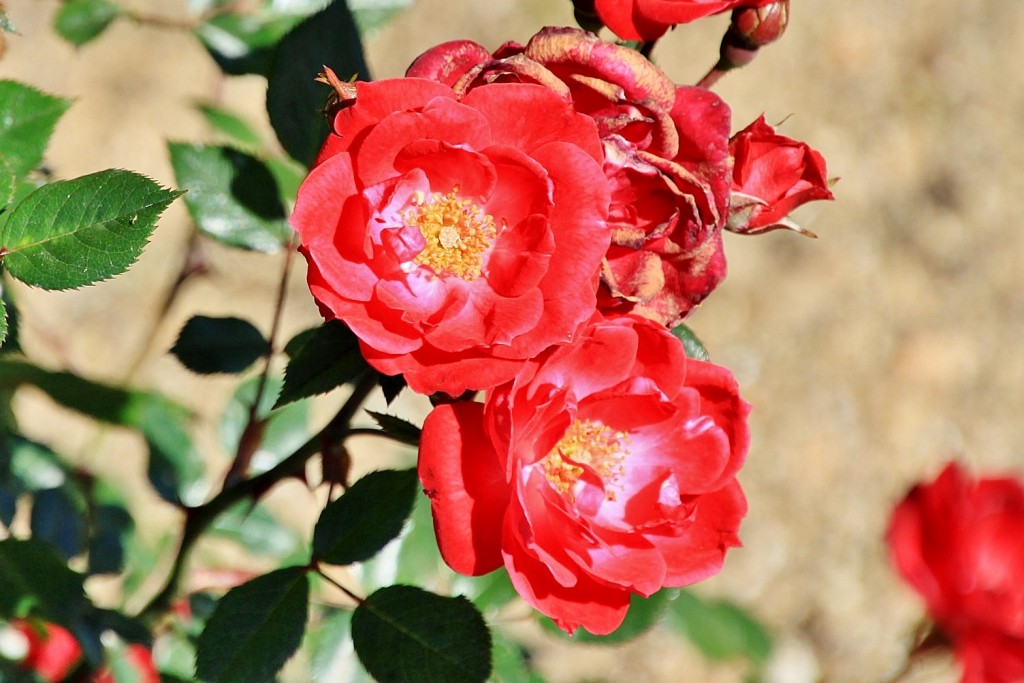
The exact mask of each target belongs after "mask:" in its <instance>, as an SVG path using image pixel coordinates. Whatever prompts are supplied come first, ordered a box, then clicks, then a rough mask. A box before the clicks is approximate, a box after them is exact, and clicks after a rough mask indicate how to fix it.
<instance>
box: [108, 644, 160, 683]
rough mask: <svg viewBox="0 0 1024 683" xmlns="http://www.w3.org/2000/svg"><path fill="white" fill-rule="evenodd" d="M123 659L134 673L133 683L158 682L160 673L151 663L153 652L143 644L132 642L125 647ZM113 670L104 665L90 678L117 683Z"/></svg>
mask: <svg viewBox="0 0 1024 683" xmlns="http://www.w3.org/2000/svg"><path fill="white" fill-rule="evenodd" d="M124 659H125V661H126V662H127V663H128V664H129V666H131V668H132V670H133V672H134V674H135V683H160V674H159V673H157V670H156V665H155V664H154V663H153V653H151V652H150V651H149V648H147V647H146V646H144V645H139V644H138V643H132V644H130V645H128V646H127V647H126V648H125V651H124ZM118 680H119V679H116V678H115V677H114V672H113V671H112V670H111V668H110V667H109V666H104V667H103V668H102V669H100V670H99V671H97V672H96V673H95V674H94V675H93V678H92V683H118Z"/></svg>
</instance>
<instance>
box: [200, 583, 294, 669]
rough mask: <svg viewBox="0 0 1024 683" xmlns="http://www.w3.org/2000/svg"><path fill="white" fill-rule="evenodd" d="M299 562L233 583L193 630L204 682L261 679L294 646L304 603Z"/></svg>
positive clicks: (277, 667) (280, 661) (278, 663)
mask: <svg viewBox="0 0 1024 683" xmlns="http://www.w3.org/2000/svg"><path fill="white" fill-rule="evenodd" d="M306 571H307V570H306V568H305V567H288V568H285V569H278V570H277V571H273V572H271V573H269V574H266V575H264V576H260V577H258V578H255V579H253V580H252V581H248V582H247V583H244V584H242V585H241V586H238V587H237V588H233V589H232V590H231V591H229V592H228V594H227V595H225V596H224V597H223V598H221V600H220V602H219V603H218V604H217V609H216V610H215V611H214V613H213V616H212V617H210V621H209V622H208V623H207V625H206V628H205V629H203V633H202V635H201V636H199V642H198V644H197V652H196V674H197V677H198V678H200V679H202V680H203V681H204V682H205V683H263V682H264V681H272V680H274V676H275V675H276V674H277V672H278V670H279V669H280V668H281V667H282V666H284V663H285V662H286V661H288V658H289V657H291V656H292V654H294V653H295V650H296V649H298V647H299V643H300V642H301V641H302V634H303V631H304V630H305V627H306V613H307V611H308V609H309V579H308V578H307V576H306Z"/></svg>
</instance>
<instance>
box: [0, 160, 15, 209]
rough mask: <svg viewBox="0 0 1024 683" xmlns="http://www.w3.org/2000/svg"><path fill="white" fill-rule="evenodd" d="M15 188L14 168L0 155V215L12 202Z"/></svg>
mask: <svg viewBox="0 0 1024 683" xmlns="http://www.w3.org/2000/svg"><path fill="white" fill-rule="evenodd" d="M17 188H18V177H17V176H16V175H14V168H12V167H11V165H10V164H9V163H7V160H6V159H5V158H4V155H3V154H2V153H0V214H2V213H4V212H5V211H6V210H7V207H8V206H10V205H11V202H13V201H14V192H15V190H17Z"/></svg>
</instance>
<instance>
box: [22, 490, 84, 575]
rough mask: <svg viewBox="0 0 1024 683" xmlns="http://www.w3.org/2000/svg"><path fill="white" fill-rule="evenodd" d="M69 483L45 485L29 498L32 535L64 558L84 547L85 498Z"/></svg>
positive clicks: (75, 553) (70, 556) (79, 551)
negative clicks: (50, 486)
mask: <svg viewBox="0 0 1024 683" xmlns="http://www.w3.org/2000/svg"><path fill="white" fill-rule="evenodd" d="M77 493H78V492H77V491H75V489H74V488H72V487H61V488H54V489H45V490H43V491H40V492H38V493H37V494H36V495H35V498H34V499H33V501H32V519H31V523H30V524H31V528H32V537H33V538H37V539H39V540H41V541H46V542H47V543H49V544H50V546H51V547H53V548H55V549H56V550H57V552H58V553H60V554H61V555H62V556H63V557H64V558H65V559H70V558H72V557H74V556H75V555H78V554H79V553H81V552H82V550H84V548H85V501H84V500H83V499H82V498H81V496H79V495H76V494H77Z"/></svg>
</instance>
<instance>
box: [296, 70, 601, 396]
mask: <svg viewBox="0 0 1024 683" xmlns="http://www.w3.org/2000/svg"><path fill="white" fill-rule="evenodd" d="M355 93H356V95H355V99H354V102H351V101H349V102H343V103H342V105H343V106H342V108H341V109H340V111H338V113H337V115H336V117H335V120H334V130H333V133H332V134H331V135H330V136H329V137H328V139H327V141H326V142H325V143H324V146H323V149H322V150H321V153H320V158H319V160H318V163H317V165H316V166H315V168H314V169H313V170H312V171H311V172H310V174H309V176H308V177H307V178H306V180H305V181H304V183H303V184H302V187H301V188H300V189H299V194H298V200H297V204H296V207H295V211H294V214H293V217H292V224H293V225H294V227H295V229H296V230H297V231H298V233H299V235H300V237H301V240H302V247H301V251H302V252H303V254H304V255H305V256H306V259H307V261H308V264H309V275H308V281H309V287H310V290H311V291H312V293H313V296H314V297H315V298H316V300H317V302H318V303H319V305H320V308H321V311H322V312H323V314H324V315H325V317H328V318H340V319H341V320H343V321H344V322H345V323H346V324H347V325H348V326H349V327H350V328H351V329H352V330H353V331H354V332H355V334H356V335H357V336H358V337H359V340H360V344H361V347H362V351H363V355H364V357H365V358H366V359H367V361H368V362H369V363H370V364H371V365H373V366H374V367H375V368H377V369H378V370H380V371H381V372H383V373H385V374H390V375H394V374H398V373H404V375H405V378H406V380H407V381H408V383H409V386H410V387H412V389H413V390H415V391H417V392H420V393H425V394H430V393H434V392H439V391H440V392H446V393H448V394H451V395H459V394H461V393H463V392H464V391H466V390H467V389H483V388H488V387H492V386H495V385H497V384H499V383H501V382H505V381H507V380H509V379H511V378H512V377H513V376H514V374H515V373H516V371H517V370H518V368H519V366H520V365H521V364H522V363H523V362H524V361H525V360H526V359H528V358H532V357H533V356H535V355H537V354H538V353H540V352H541V351H543V350H544V349H546V348H548V347H550V346H552V345H555V344H562V343H566V342H568V341H570V340H571V339H572V338H573V336H574V335H575V334H576V332H577V331H578V329H579V327H580V326H581V325H582V324H583V323H585V322H586V321H587V320H588V319H589V318H590V316H591V315H592V314H593V312H594V308H595V305H596V290H597V283H598V270H599V267H600V262H601V258H602V257H603V256H604V254H605V252H606V251H607V249H608V243H609V239H610V238H609V232H608V226H607V224H606V217H607V212H608V184H607V182H606V181H605V178H604V174H603V173H602V170H601V161H602V158H603V155H602V149H601V142H600V139H599V138H598V135H597V130H596V126H595V124H594V122H593V121H592V120H591V119H590V118H589V117H586V116H583V115H581V114H579V113H577V112H575V111H574V110H573V109H572V107H571V106H570V105H569V104H568V103H567V102H566V101H565V100H564V99H562V98H561V97H559V96H558V95H556V94H555V93H552V92H551V91H550V90H548V89H546V88H542V87H539V86H536V85H523V84H495V85H493V86H488V87H485V88H478V89H475V90H474V91H473V92H472V93H468V94H466V95H465V96H464V97H462V98H460V99H456V96H455V93H454V92H453V91H452V89H451V88H449V87H448V86H446V85H442V84H440V83H437V82H433V81H427V80H422V79H417V78H404V79H394V80H385V81H378V82H374V83H357V84H356V85H355Z"/></svg>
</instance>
